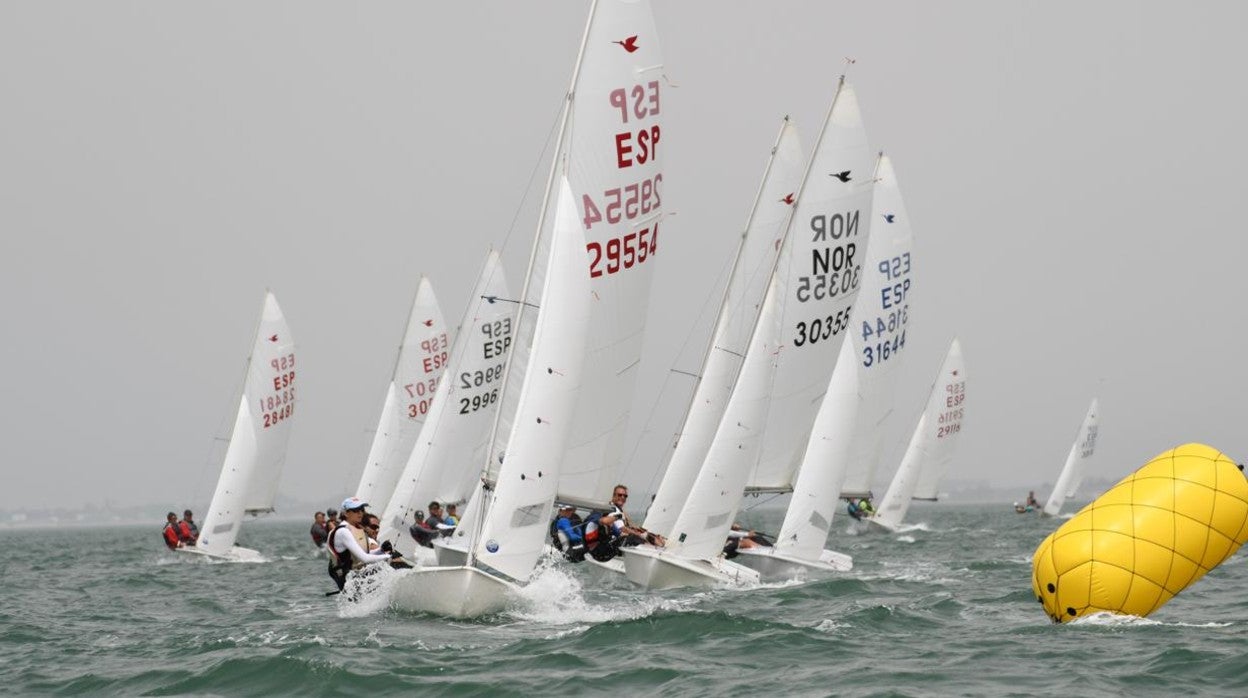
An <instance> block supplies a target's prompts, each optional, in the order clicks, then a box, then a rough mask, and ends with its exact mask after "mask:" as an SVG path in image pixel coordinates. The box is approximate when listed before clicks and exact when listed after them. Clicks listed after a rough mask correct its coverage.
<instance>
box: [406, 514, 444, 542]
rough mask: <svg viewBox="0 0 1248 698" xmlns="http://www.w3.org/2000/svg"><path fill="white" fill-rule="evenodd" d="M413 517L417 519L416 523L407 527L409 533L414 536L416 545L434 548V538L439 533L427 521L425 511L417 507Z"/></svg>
mask: <svg viewBox="0 0 1248 698" xmlns="http://www.w3.org/2000/svg"><path fill="white" fill-rule="evenodd" d="M413 518H415V519H416V523H413V524H412V525H411V526H410V527H409V528H408V529H407V532H408V534H409V535H410V536H411V537H412V540H414V541H416V545H420V546H423V547H426V548H432V547H433V538H434V536H436V535H437V533H436V532H434V531H433V530H432V529H431V528H430V527H429V526H428V525H427V524H426V523H425V520H426V519H425V512H423V511H421V510H419V509H417V510H416V513H415V515H414V517H413Z"/></svg>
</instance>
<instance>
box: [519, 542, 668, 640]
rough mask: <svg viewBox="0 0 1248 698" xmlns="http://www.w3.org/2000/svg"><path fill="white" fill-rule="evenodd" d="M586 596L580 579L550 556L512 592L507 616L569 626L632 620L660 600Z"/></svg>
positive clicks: (652, 609) (656, 606)
mask: <svg viewBox="0 0 1248 698" xmlns="http://www.w3.org/2000/svg"><path fill="white" fill-rule="evenodd" d="M594 596H595V598H593V599H586V597H585V589H584V586H583V585H582V584H581V580H580V579H578V578H577V576H576V575H574V574H573V573H572V571H571V570H569V569H568V568H567V566H565V565H562V564H559V562H558V560H557V558H555V557H554V556H547V557H545V558H543V559H542V560H541V562H540V563H539V564H538V567H537V570H536V571H535V572H534V574H533V578H532V579H530V580H529V583H528V584H527V585H525V586H524V587H521V589H520V591H519V592H518V593H517V594H516V597H515V603H514V604H513V605H512V607H511V608H509V609H508V610H507V615H509V616H511V617H513V618H516V619H518V620H523V621H527V622H532V623H543V624H550V625H570V624H573V625H575V624H584V623H607V622H612V621H621V620H635V619H638V618H644V617H646V616H649V615H651V614H653V613H654V612H655V611H657V610H659V609H660V608H661V607H662V599H660V598H657V597H649V598H646V597H642V598H629V599H621V598H620V597H619V595H612V596H601V595H598V594H595V595H594Z"/></svg>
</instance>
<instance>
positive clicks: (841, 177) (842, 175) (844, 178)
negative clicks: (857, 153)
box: [828, 170, 851, 182]
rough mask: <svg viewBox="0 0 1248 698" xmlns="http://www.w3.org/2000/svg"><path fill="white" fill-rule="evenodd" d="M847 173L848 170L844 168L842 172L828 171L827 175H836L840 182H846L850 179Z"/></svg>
mask: <svg viewBox="0 0 1248 698" xmlns="http://www.w3.org/2000/svg"><path fill="white" fill-rule="evenodd" d="M849 173H850V170H845V171H844V172H832V173H830V174H829V175H828V176H829V177H836V178H837V179H839V180H841V181H842V182H848V181H849V180H850V179H851V178H850V176H849Z"/></svg>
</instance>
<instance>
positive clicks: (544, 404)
mask: <svg viewBox="0 0 1248 698" xmlns="http://www.w3.org/2000/svg"><path fill="white" fill-rule="evenodd" d="M560 192H561V195H560V197H559V199H558V204H557V211H556V215H555V226H554V234H553V235H552V238H551V257H550V266H549V267H548V269H547V274H546V284H545V288H544V290H543V291H542V296H541V301H540V307H539V309H538V312H537V323H536V326H535V331H534V334H533V344H532V346H531V347H530V348H529V349H530V351H529V365H528V370H526V371H525V376H526V378H525V381H524V385H523V387H522V388H521V395H520V399H519V401H518V403H517V411H516V416H515V420H514V423H513V425H512V430H511V432H512V433H511V436H510V438H509V439H508V440H507V443H508V445H509V448H508V452H507V454H506V457H505V458H504V460H503V463H502V466H501V467H500V468H499V473H498V481H497V482H496V483H495V485H494V488H493V492H492V496H491V498H490V501H489V502H488V503H487V504H486V507H485V519H484V521H483V523H482V528H481V532H480V534H479V536H478V537H477V541H476V543H475V545H474V546H473V551H472V552H473V555H474V556H475V557H476V559H477V560H479V561H480V562H481V563H483V564H485V565H488V566H489V567H491V568H493V569H495V570H498V571H499V572H502V573H503V574H505V575H507V576H508V577H511V578H513V579H516V580H519V581H526V580H527V579H528V578H529V575H530V574H532V572H533V567H534V566H535V565H536V564H537V559H538V558H539V557H540V556H541V554H542V550H543V548H544V547H545V544H546V535H547V527H548V525H549V523H550V514H551V506H552V505H553V504H554V501H555V493H556V491H557V489H558V485H559V461H560V456H561V455H562V454H563V452H564V450H565V448H566V446H567V441H568V436H569V434H570V433H571V426H572V423H573V415H574V411H575V409H576V402H577V395H578V393H579V390H580V387H581V385H582V381H583V375H584V373H585V371H584V368H585V367H587V364H586V362H585V343H586V337H587V335H586V333H587V329H588V325H589V317H590V301H591V295H590V293H591V292H590V283H589V276H588V275H587V274H586V271H585V239H584V237H583V236H582V234H581V232H580V227H581V226H580V221H579V218H578V216H577V213H576V207H575V205H574V204H573V203H572V201H573V200H572V192H571V189H570V188H569V187H568V184H567V181H566V180H564V181H563V182H562V183H561V186H560Z"/></svg>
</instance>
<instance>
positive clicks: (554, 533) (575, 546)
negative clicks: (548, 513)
mask: <svg viewBox="0 0 1248 698" xmlns="http://www.w3.org/2000/svg"><path fill="white" fill-rule="evenodd" d="M559 519H560V517H558V516H556V517H555V520H554V521H551V522H550V544H551V545H553V546H555V548H556V549H557V550H559V551H560V552H562V553H563V558H564V559H565V560H567V561H568V562H583V561H584V560H585V541H584V538H585V536H584V534H582V535H581V541H579V542H575V543H574V542H572V540H571V539H570V538H569V537H568V534H567V532H565V531H563V530H562V529H560V528H559ZM568 521H569V522H570V523H571V524H572V527H573V528H581V527H582V526H583V524H582V523H581V517H580V516H578V515H577V514H573V515H572V516H571V518H569V519H568Z"/></svg>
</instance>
